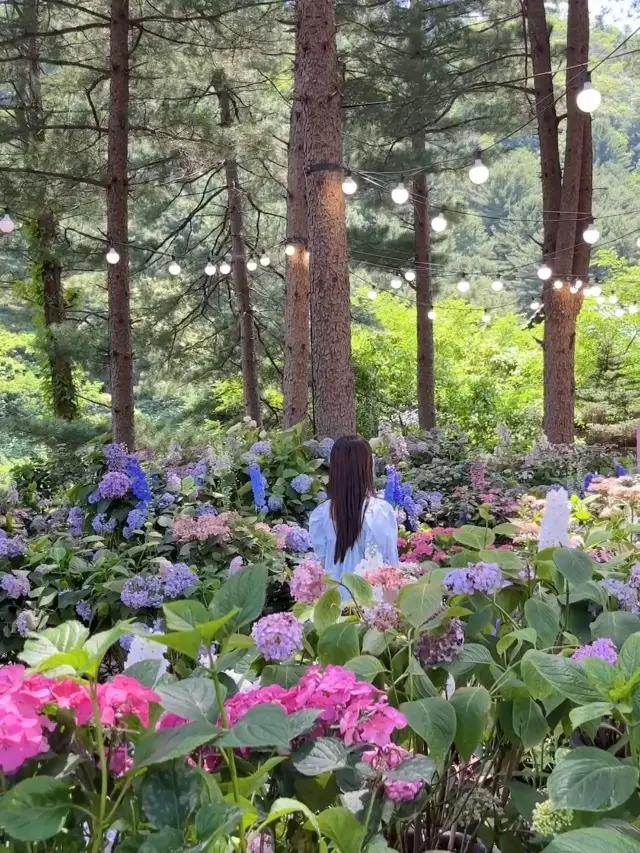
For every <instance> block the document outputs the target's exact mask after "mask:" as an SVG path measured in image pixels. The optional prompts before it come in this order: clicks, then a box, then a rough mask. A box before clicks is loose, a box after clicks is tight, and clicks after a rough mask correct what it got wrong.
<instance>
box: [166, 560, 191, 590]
mask: <svg viewBox="0 0 640 853" xmlns="http://www.w3.org/2000/svg"><path fill="white" fill-rule="evenodd" d="M162 580H163V581H164V594H165V596H166V597H167V598H180V596H182V595H184V594H185V593H186V592H187V591H188V590H190V589H193V587H194V586H195V585H196V584H197V583H198V576H197V575H196V574H195V572H192V571H191V569H190V568H189V567H188V566H187V564H186V563H176V564H175V565H168V566H167V567H166V568H165V569H163V571H162Z"/></svg>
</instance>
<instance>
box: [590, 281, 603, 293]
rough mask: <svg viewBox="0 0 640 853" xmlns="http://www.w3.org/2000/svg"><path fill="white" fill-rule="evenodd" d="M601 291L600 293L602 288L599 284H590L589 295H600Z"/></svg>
mask: <svg viewBox="0 0 640 853" xmlns="http://www.w3.org/2000/svg"><path fill="white" fill-rule="evenodd" d="M601 293H602V288H601V287H600V285H599V284H592V285H591V295H592V296H600V294H601Z"/></svg>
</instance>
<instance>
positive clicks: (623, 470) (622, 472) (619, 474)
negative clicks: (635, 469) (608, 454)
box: [616, 462, 629, 477]
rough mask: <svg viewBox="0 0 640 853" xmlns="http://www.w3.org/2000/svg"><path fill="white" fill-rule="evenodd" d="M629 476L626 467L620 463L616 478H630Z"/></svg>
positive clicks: (617, 466)
mask: <svg viewBox="0 0 640 853" xmlns="http://www.w3.org/2000/svg"><path fill="white" fill-rule="evenodd" d="M628 474H629V472H628V471H627V469H626V468H625V467H624V465H621V464H620V463H619V462H618V464H617V465H616V477H627V476H628Z"/></svg>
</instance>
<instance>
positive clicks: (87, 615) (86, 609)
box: [76, 600, 93, 623]
mask: <svg viewBox="0 0 640 853" xmlns="http://www.w3.org/2000/svg"><path fill="white" fill-rule="evenodd" d="M76 613H77V614H78V616H79V617H80V618H81V619H82V621H83V622H87V623H88V622H91V616H92V615H93V611H92V610H91V605H90V604H89V602H88V601H84V600H83V601H79V602H78V603H77V604H76Z"/></svg>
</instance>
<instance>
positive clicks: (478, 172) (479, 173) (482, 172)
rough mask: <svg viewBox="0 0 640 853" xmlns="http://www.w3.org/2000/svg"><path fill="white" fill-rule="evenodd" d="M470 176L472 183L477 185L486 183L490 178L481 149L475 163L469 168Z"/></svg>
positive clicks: (477, 153)
mask: <svg viewBox="0 0 640 853" xmlns="http://www.w3.org/2000/svg"><path fill="white" fill-rule="evenodd" d="M469 178H470V180H471V183H472V184H476V185H480V184H486V182H487V181H488V180H489V170H488V169H487V167H486V166H485V165H484V163H483V162H482V154H481V152H480V151H479V150H478V151H477V152H476V159H475V163H474V164H473V166H472V167H471V168H470V169H469Z"/></svg>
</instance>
